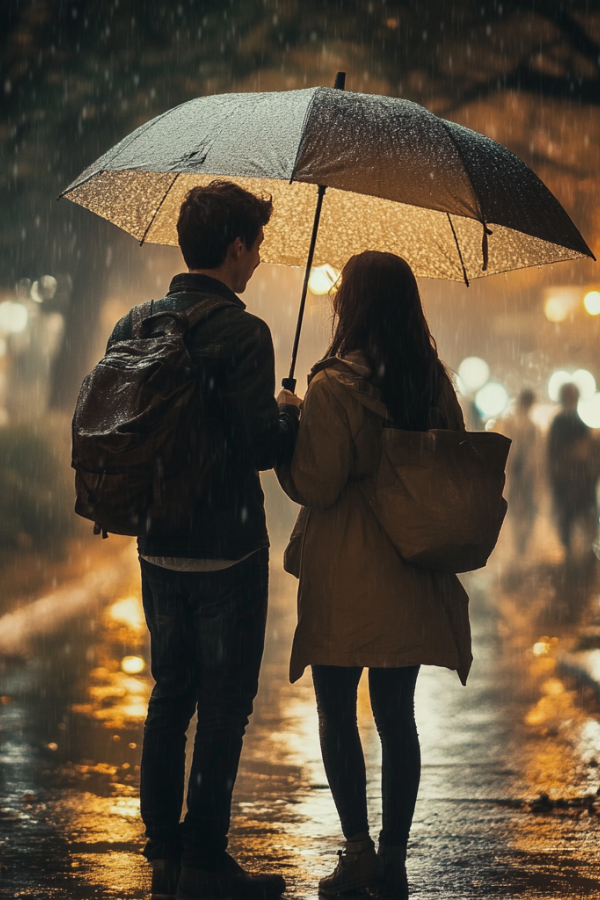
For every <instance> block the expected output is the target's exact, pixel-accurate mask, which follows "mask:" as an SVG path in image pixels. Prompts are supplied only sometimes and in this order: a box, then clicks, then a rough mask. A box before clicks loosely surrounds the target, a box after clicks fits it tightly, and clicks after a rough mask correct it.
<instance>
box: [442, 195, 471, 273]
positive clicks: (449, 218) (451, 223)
mask: <svg viewBox="0 0 600 900" xmlns="http://www.w3.org/2000/svg"><path fill="white" fill-rule="evenodd" d="M446 215H447V216H448V221H449V223H450V228H451V229H452V236H453V237H454V243H455V244H456V249H457V250H458V258H459V259H460V264H461V266H462V272H463V278H464V279H465V284H466V286H467V287H469V279H468V278H467V270H466V269H465V264H464V261H463V256H462V253H461V250H460V244H459V243H458V237H457V236H456V231H455V230H454V222H453V221H452V217H451V216H450V213H446Z"/></svg>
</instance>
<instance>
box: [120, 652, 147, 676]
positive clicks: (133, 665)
mask: <svg viewBox="0 0 600 900" xmlns="http://www.w3.org/2000/svg"><path fill="white" fill-rule="evenodd" d="M121 668H122V669H123V671H124V672H126V673H127V675H137V674H138V672H143V671H144V669H145V668H146V663H145V662H144V660H143V659H142V657H141V656H124V657H123V659H122V660H121Z"/></svg>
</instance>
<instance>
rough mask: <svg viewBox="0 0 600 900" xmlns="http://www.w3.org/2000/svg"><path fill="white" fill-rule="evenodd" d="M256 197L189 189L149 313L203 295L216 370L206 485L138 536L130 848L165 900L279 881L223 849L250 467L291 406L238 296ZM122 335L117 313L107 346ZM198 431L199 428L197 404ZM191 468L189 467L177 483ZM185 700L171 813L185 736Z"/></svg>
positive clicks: (278, 442) (260, 546)
mask: <svg viewBox="0 0 600 900" xmlns="http://www.w3.org/2000/svg"><path fill="white" fill-rule="evenodd" d="M271 208H272V205H271V201H270V199H268V200H267V199H261V198H259V197H256V196H254V195H253V194H251V193H249V192H248V191H245V190H243V189H242V188H240V187H239V186H237V185H235V184H232V183H231V182H226V181H214V182H212V183H211V184H210V185H208V186H207V187H196V188H193V189H192V190H191V191H190V192H189V194H188V195H187V197H186V199H185V200H184V202H183V205H182V207H181V212H180V215H179V220H178V223H177V231H178V235H179V244H180V247H181V250H182V253H183V257H184V259H185V262H186V265H187V268H188V271H187V272H184V273H182V274H180V275H177V276H176V277H175V278H174V279H173V280H172V282H171V285H170V288H169V292H168V294H167V296H166V297H165V298H164V299H163V300H159V301H157V302H154V304H153V307H152V313H153V314H158V313H164V312H165V311H173V312H176V313H180V314H185V313H186V311H188V310H191V309H192V308H196V306H197V305H198V304H203V303H204V304H206V303H208V304H209V305H210V310H211V311H210V312H209V313H208V314H207V315H206V317H205V318H203V319H202V320H200V321H199V323H198V324H196V325H194V326H193V327H192V328H190V330H189V335H188V334H186V340H187V344H188V347H189V351H190V355H191V357H192V360H193V361H194V363H195V364H196V365H197V366H198V370H199V372H200V373H202V372H206V371H209V372H214V373H215V374H214V377H215V378H218V379H219V392H220V393H219V396H220V397H221V398H222V403H221V404H220V408H219V410H218V416H219V417H220V419H221V424H222V425H223V433H224V435H225V436H226V437H225V438H224V439H223V441H222V443H221V444H219V447H218V448H217V450H218V452H216V453H215V456H214V458H215V459H218V460H219V465H218V466H217V464H216V463H215V464H214V465H213V463H212V462H211V466H212V468H211V470H210V473H209V476H208V479H209V490H208V492H207V493H202V494H201V496H199V497H198V499H197V500H196V501H195V504H196V505H195V507H194V509H193V511H192V514H191V516H190V517H189V518H188V519H186V521H185V523H182V524H181V527H179V528H177V529H175V528H174V529H173V531H172V532H169V533H166V534H162V533H159V534H157V535H154V534H152V533H150V534H149V535H145V536H143V537H140V538H139V539H138V550H139V554H140V564H141V570H142V599H143V603H144V612H145V616H146V622H147V624H148V628H149V630H150V645H151V656H152V675H153V677H154V680H155V682H156V683H155V686H154V689H153V691H152V696H151V698H150V704H149V708H148V717H147V719H146V725H145V729H144V744H143V751H142V760H141V815H142V819H143V821H144V824H145V826H146V835H147V837H148V843H147V845H146V848H145V850H144V854H145V856H146V857H147V859H148V860H150V862H151V863H152V867H153V880H152V896H153V897H154V898H166V897H175V891H176V890H177V898H178V900H195V898H203V900H206V898H211V900H224V898H227V900H229V898H232V900H235V898H243V900H272V898H275V897H276V896H278V895H279V894H280V893H281V892H282V891H283V890H284V889H285V882H284V880H283V878H282V877H281V876H280V875H268V874H264V875H263V874H257V875H254V874H251V873H250V872H247V871H245V870H244V869H243V868H242V867H241V866H240V865H239V864H238V863H237V862H236V861H235V860H234V859H233V857H232V856H230V855H229V854H228V853H227V840H228V839H227V834H228V830H229V821H230V813H231V796H232V791H233V786H234V783H235V779H236V774H237V769H238V763H239V759H240V753H241V749H242V740H243V735H244V731H245V728H246V725H247V724H248V718H249V716H250V714H251V712H252V704H253V700H254V697H255V695H256V691H257V688H258V674H259V668H260V663H261V658H262V652H263V643H264V634H265V622H266V614H267V590H268V558H269V551H268V546H269V541H268V536H267V529H266V522H265V510H264V497H263V492H262V490H261V486H260V478H259V474H258V470H262V469H269V468H271V467H272V466H273V465H274V463H275V462H277V461H280V460H281V459H282V458H284V457H285V455H286V454H287V455H288V457H289V456H291V452H292V449H293V444H294V439H295V434H296V431H297V422H298V414H299V411H298V405H299V404H300V401H299V399H298V398H297V397H295V395H293V394H291V393H289V392H282V394H281V395H280V398H279V399H280V401H281V403H280V405H279V407H278V404H277V402H276V401H275V397H274V388H275V372H274V353H273V343H272V339H271V334H270V331H269V328H268V327H267V325H266V323H265V322H263V321H262V320H261V319H259V318H257V317H256V316H253V315H250V313H248V312H246V311H245V305H244V303H243V302H242V301H241V300H240V298H239V297H238V296H237V295H238V294H240V293H243V291H244V290H245V288H246V285H247V283H248V281H249V280H250V278H251V277H252V275H253V273H254V271H255V269H256V267H257V266H258V264H259V262H260V244H261V241H262V239H263V226H264V225H266V224H267V223H268V221H269V218H270V215H271ZM131 336H132V314H131V313H129V314H128V315H127V316H125V317H124V318H123V319H121V321H120V322H118V323H117V325H116V327H115V329H114V331H113V334H112V336H111V338H110V341H109V346H111V345H112V344H114V343H116V342H119V341H127V340H130V339H131ZM209 367H210V368H209ZM199 390H200V389H199ZM215 390H216V388H215ZM201 408H202V409H203V407H201ZM215 415H217V413H215ZM181 418H182V419H184V418H185V417H184V416H182V417H181ZM202 427H203V429H204V430H208V429H210V427H211V417H210V415H206V416H205V417H204V418H203V420H202ZM194 461H195V462H196V465H198V466H200V465H201V464H202V460H201V459H200V458H197V457H194ZM192 464H193V463H192ZM196 474H197V473H195V472H193V471H192V470H191V468H190V473H189V481H190V490H191V489H192V484H193V483H194V482H193V478H194V475H196ZM196 712H197V715H198V722H197V726H196V735H195V741H194V748H193V756H192V760H191V772H190V776H189V782H188V790H187V812H186V815H185V818H184V820H183V822H182V823H181V824H180V818H181V812H182V804H183V796H184V776H185V742H186V737H185V735H186V731H187V728H188V726H189V723H190V720H191V718H192V716H193V715H194V713H196ZM180 863H181V864H182V868H181V876H179V869H180Z"/></svg>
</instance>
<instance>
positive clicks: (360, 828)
mask: <svg viewBox="0 0 600 900" xmlns="http://www.w3.org/2000/svg"><path fill="white" fill-rule="evenodd" d="M312 674H313V683H314V686H315V694H316V698H317V709H318V712H319V737H320V740H321V752H322V754H323V763H324V765H325V772H326V773H327V780H328V781H329V786H330V788H331V793H332V794H333V799H334V801H335V805H336V807H337V811H338V813H339V816H340V820H341V823H342V831H343V832H344V836H345V837H346V838H350V837H352V836H353V835H355V834H358V833H359V832H364V831H368V830H369V823H368V818H367V778H366V771H365V760H364V756H363V750H362V745H361V742H360V737H359V734H358V725H357V721H356V693H357V690H358V682H359V681H360V676H361V674H362V668H361V667H359V666H348V667H345V666H343V667H342V666H313V667H312ZM418 674H419V666H406V667H404V668H396V669H369V693H370V696H371V707H372V709H373V715H374V717H375V724H376V726H377V731H378V732H379V737H380V739H381V748H382V771H381V794H382V802H383V827H382V831H381V834H380V836H379V840H380V843H382V844H388V845H403V846H406V843H407V841H408V834H409V831H410V826H411V823H412V818H413V813H414V809H415V803H416V801H417V793H418V790H419V778H420V774H421V752H420V748H419V736H418V734H417V726H416V724H415V714H414V694H415V685H416V682H417V675H418Z"/></svg>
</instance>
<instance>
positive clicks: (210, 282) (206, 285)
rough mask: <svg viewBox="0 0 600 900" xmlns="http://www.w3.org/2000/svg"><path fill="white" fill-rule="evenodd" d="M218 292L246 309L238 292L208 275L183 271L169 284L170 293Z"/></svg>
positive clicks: (220, 295)
mask: <svg viewBox="0 0 600 900" xmlns="http://www.w3.org/2000/svg"><path fill="white" fill-rule="evenodd" d="M187 293H190V294H197V293H204V294H217V295H218V296H219V297H223V298H224V299H225V300H230V301H231V302H232V303H235V305H236V306H239V307H241V308H242V309H246V304H245V303H244V302H243V301H242V300H240V298H239V297H238V295H237V294H234V292H233V291H232V290H231V288H228V287H227V285H226V284H223V282H222V281H219V280H218V279H217V278H210V276H208V275H198V274H197V273H194V272H181V273H180V274H179V275H176V276H175V278H173V280H172V281H171V284H170V285H169V294H187Z"/></svg>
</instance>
